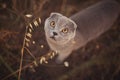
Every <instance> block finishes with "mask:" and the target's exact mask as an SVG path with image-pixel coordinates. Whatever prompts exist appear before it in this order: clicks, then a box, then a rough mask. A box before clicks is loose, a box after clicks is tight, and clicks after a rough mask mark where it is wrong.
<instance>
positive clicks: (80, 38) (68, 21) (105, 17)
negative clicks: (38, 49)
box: [44, 0, 120, 62]
mask: <svg viewBox="0 0 120 80" xmlns="http://www.w3.org/2000/svg"><path fill="white" fill-rule="evenodd" d="M119 13H120V5H119V4H118V3H117V2H115V1H113V0H112V1H101V2H99V3H97V4H95V5H93V6H91V7H88V8H86V9H84V10H82V11H80V12H78V13H76V14H75V15H73V16H71V17H70V18H67V17H65V16H63V15H62V14H59V13H51V15H50V17H49V18H47V19H46V21H45V27H44V29H45V34H46V40H47V42H48V44H49V46H50V48H51V49H52V50H54V51H57V52H58V58H57V62H62V61H64V60H65V59H66V58H67V57H68V56H69V55H70V54H71V53H72V51H73V50H76V49H78V48H80V47H82V46H84V45H85V44H86V43H88V42H89V41H91V40H92V39H95V38H96V37H98V36H99V35H101V34H102V33H103V32H105V31H107V30H108V29H109V28H110V27H111V26H112V25H113V23H114V22H115V20H116V19H117V17H118V16H119ZM53 20H54V21H55V23H56V25H55V28H54V29H51V27H50V25H49V24H50V22H51V21H53ZM65 25H67V26H68V28H69V29H70V31H69V32H68V34H66V35H64V34H63V35H62V34H61V32H60V29H62V28H64V27H65ZM53 32H56V33H57V35H56V36H55V40H53V39H51V38H50V36H54V35H53Z"/></svg>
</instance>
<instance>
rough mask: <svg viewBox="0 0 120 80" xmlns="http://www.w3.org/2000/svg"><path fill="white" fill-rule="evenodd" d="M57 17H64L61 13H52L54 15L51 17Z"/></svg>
mask: <svg viewBox="0 0 120 80" xmlns="http://www.w3.org/2000/svg"><path fill="white" fill-rule="evenodd" d="M55 16H63V15H62V14H60V13H57V12H52V13H51V14H50V17H55Z"/></svg>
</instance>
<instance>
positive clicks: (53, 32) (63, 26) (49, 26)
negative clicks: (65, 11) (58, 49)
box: [44, 13, 77, 44]
mask: <svg viewBox="0 0 120 80" xmlns="http://www.w3.org/2000/svg"><path fill="white" fill-rule="evenodd" d="M76 28H77V25H76V24H75V22H74V21H72V20H71V19H69V18H67V17H65V16H63V15H62V14H59V13H51V14H50V16H49V17H48V18H47V19H46V21H45V27H44V30H45V34H46V37H47V39H50V40H51V41H53V42H56V43H59V44H65V43H67V42H68V41H70V40H71V39H73V38H74V37H75V34H76Z"/></svg>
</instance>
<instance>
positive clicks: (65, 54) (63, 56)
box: [56, 50, 72, 64]
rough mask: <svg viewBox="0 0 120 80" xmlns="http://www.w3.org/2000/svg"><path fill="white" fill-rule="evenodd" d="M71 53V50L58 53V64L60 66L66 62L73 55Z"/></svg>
mask: <svg viewBox="0 0 120 80" xmlns="http://www.w3.org/2000/svg"><path fill="white" fill-rule="evenodd" d="M71 52H72V51H71V50H69V51H65V52H64V51H61V52H58V56H57V59H56V63H58V64H60V63H62V62H64V60H65V59H66V58H67V57H68V56H69V55H70V54H71Z"/></svg>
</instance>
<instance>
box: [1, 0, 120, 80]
mask: <svg viewBox="0 0 120 80" xmlns="http://www.w3.org/2000/svg"><path fill="white" fill-rule="evenodd" d="M99 1H101V0H0V80H17V79H18V69H19V65H20V57H21V48H22V45H23V40H24V34H25V31H26V26H27V25H28V24H29V23H31V22H32V21H33V20H34V19H36V18H39V17H40V18H41V21H42V22H41V24H40V25H39V27H38V28H35V29H34V31H33V33H32V39H31V40H34V41H35V43H36V44H34V45H33V44H31V45H29V47H28V49H29V50H30V52H31V53H32V55H33V56H34V57H35V58H39V57H40V56H42V55H45V54H47V53H48V52H49V47H48V44H47V42H46V40H45V35H44V21H45V19H46V18H47V17H48V16H49V15H50V13H51V12H59V13H62V14H63V15H65V16H67V17H70V16H71V15H72V14H74V13H76V12H78V11H80V10H82V9H85V8H87V7H88V6H90V5H93V4H95V3H97V2H99ZM118 2H120V1H119V0H118ZM33 60H34V59H33V57H31V55H30V54H29V53H28V52H27V51H25V52H24V57H23V67H24V66H27V67H26V68H25V69H23V70H22V72H21V80H120V17H119V18H118V19H117V21H116V22H115V24H114V25H113V26H112V28H111V29H110V30H109V31H107V32H105V33H104V34H103V35H101V36H100V37H98V38H97V39H95V40H92V41H91V42H89V43H88V44H87V45H86V46H84V47H82V48H81V49H79V50H77V51H74V52H73V54H71V55H70V56H69V57H68V58H67V59H66V60H67V61H68V62H69V66H68V67H65V66H64V64H56V63H55V61H54V59H53V60H50V61H49V63H48V64H37V65H36V66H32V65H29V64H30V63H31V62H32V61H33ZM38 63H39V62H38Z"/></svg>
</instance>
